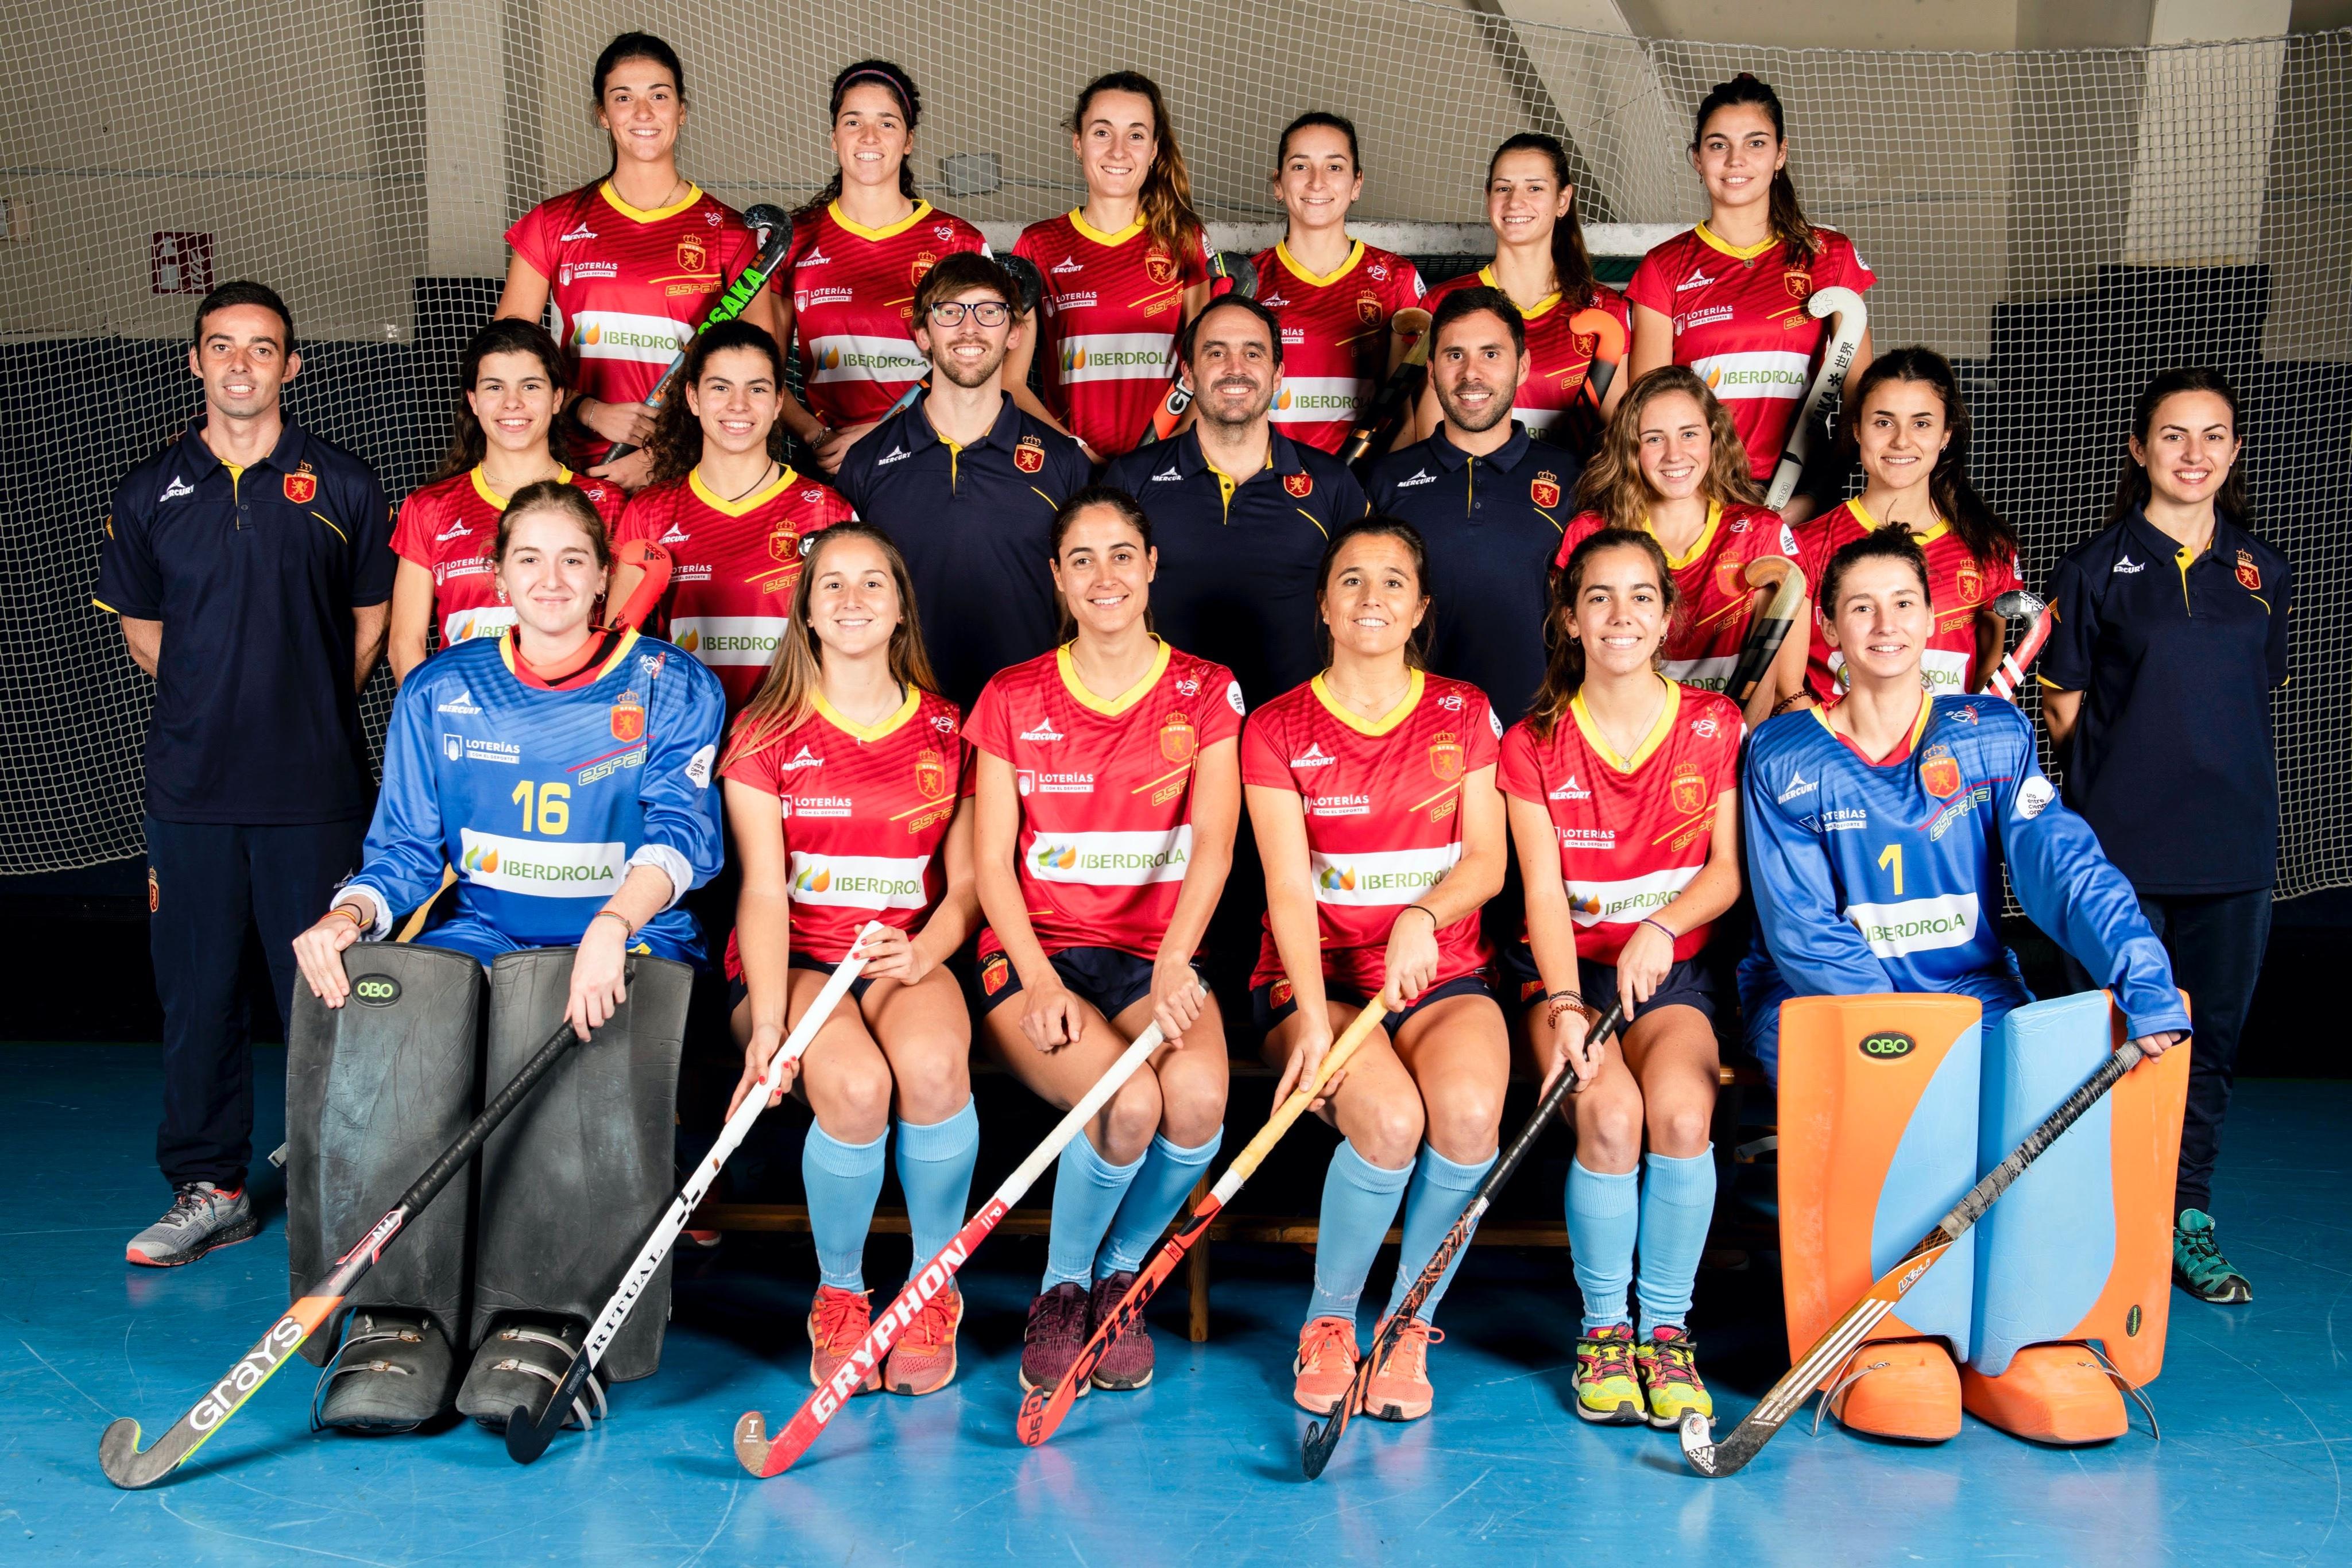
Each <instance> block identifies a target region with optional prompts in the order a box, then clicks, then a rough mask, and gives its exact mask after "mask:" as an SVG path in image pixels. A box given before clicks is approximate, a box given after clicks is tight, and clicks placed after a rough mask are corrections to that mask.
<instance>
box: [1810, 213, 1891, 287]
mask: <svg viewBox="0 0 2352 1568" xmlns="http://www.w3.org/2000/svg"><path fill="white" fill-rule="evenodd" d="M1821 235H1822V240H1823V241H1824V242H1825V244H1826V246H1827V248H1826V250H1825V251H1824V253H1823V255H1822V261H1824V262H1826V263H1827V264H1828V270H1829V273H1830V278H1829V281H1830V284H1831V286H1832V287H1838V288H1851V289H1853V291H1854V292H1855V293H1856V294H1863V293H1866V292H1868V291H1869V288H1870V286H1871V285H1872V284H1874V283H1875V282H1877V281H1878V274H1876V273H1874V272H1873V271H1871V270H1870V264H1869V263H1868V262H1866V261H1864V260H1863V259H1862V253H1861V252H1860V251H1858V250H1856V249H1854V248H1853V241H1852V240H1850V239H1848V238H1846V236H1845V235H1842V234H1840V233H1838V232H1837V231H1836V230H1835V229H1823V230H1822V231H1821Z"/></svg>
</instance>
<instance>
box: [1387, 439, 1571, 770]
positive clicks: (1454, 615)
mask: <svg viewBox="0 0 2352 1568" xmlns="http://www.w3.org/2000/svg"><path fill="white" fill-rule="evenodd" d="M1581 467H1582V465H1581V464H1580V462H1579V460H1578V458H1577V455H1576V454H1575V453H1573V452H1570V451H1569V450H1568V449H1567V448H1566V447H1561V446H1552V445H1549V444H1546V443H1544V442H1540V441H1537V440H1535V439H1534V438H1533V437H1531V436H1530V435H1529V434H1528V427H1527V426H1526V425H1524V424H1521V423H1519V422H1518V421H1517V420H1513V421H1512V422H1511V439H1510V440H1509V441H1507V442H1506V443H1505V444H1503V445H1501V446H1499V447H1497V448H1496V449H1495V450H1494V451H1493V452H1491V453H1489V454H1487V455H1486V456H1484V457H1473V456H1472V455H1470V454H1469V453H1467V452H1465V451H1463V450H1462V448H1460V447H1459V446H1456V445H1454V443H1453V442H1452V441H1450V440H1448V439H1447V438H1446V434H1445V426H1444V425H1443V424H1440V425H1439V426H1438V427H1437V434H1434V435H1433V436H1431V437H1430V438H1429V439H1428V440H1426V441H1423V442H1420V443H1418V444H1414V445H1412V446H1408V447H1405V448H1403V449H1402V451H1398V452H1394V453H1391V454H1390V455H1388V456H1386V457H1384V458H1382V459H1381V461H1380V462H1379V463H1378V464H1377V465H1374V467H1373V469H1372V473H1371V478H1370V481H1369V487H1370V490H1371V493H1372V510H1374V511H1375V512H1381V513H1385V514H1387V515H1389V516H1391V517H1402V518H1403V519H1405V521H1407V522H1409V523H1411V524H1412V526H1413V527H1414V528H1419V529H1420V530H1421V537H1422V538H1423V540H1424V541H1425V542H1426V543H1427V544H1428V546H1429V596H1430V605H1429V615H1430V620H1431V622H1432V629H1431V635H1430V645H1429V667H1430V668H1431V669H1433V670H1434V671H1436V672H1437V673H1438V674H1441V675H1451V676H1453V677H1454V679H1455V680H1457V681H1468V682H1469V683H1470V684H1471V685H1475V686H1476V687H1477V688H1478V689H1479V690H1480V691H1483V692H1485V693H1486V700H1487V701H1489V702H1491V703H1493V704H1494V705H1495V716H1496V717H1497V718H1499V719H1501V720H1502V721H1503V722H1504V723H1505V724H1515V723H1517V721H1518V720H1519V719H1520V718H1522V717H1523V716H1526V714H1527V711H1528V704H1529V703H1531V702H1533V701H1534V700H1535V695H1536V688H1537V687H1538V686H1540V685H1543V676H1544V641H1543V623H1544V615H1545V613H1546V612H1548V611H1549V608H1550V605H1551V594H1550V590H1549V586H1548V585H1549V581H1550V575H1551V562H1552V558H1553V557H1554V556H1556V555H1558V554H1559V541H1560V538H1561V535H1562V532H1563V526H1564V524H1565V522H1566V520H1567V519H1568V518H1569V517H1571V516H1573V515H1574V514H1575V511H1576V476H1577V475H1578V473H1579V472H1580V470H1581Z"/></svg>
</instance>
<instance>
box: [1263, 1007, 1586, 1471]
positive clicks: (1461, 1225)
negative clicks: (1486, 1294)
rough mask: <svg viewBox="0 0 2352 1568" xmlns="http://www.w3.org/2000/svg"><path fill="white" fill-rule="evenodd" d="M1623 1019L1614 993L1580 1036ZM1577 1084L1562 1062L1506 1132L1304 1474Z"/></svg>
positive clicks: (1326, 1452)
mask: <svg viewBox="0 0 2352 1568" xmlns="http://www.w3.org/2000/svg"><path fill="white" fill-rule="evenodd" d="M1624 1022H1625V1003H1624V1001H1623V1000H1622V998H1620V999H1619V1000H1618V1002H1617V1003H1616V1004H1615V1005H1614V1006H1612V1008H1611V1009H1609V1010H1608V1011H1607V1012H1605V1013H1603V1014H1601V1021H1600V1022H1599V1023H1597V1024H1594V1025H1593V1026H1592V1028H1591V1031H1590V1032H1589V1033H1587V1034H1586V1035H1585V1037H1584V1038H1585V1040H1586V1041H1587V1043H1588V1044H1590V1045H1591V1046H1593V1047H1594V1048H1598V1047H1599V1046H1601V1044H1602V1043H1604V1042H1605V1041H1606V1040H1608V1039H1609V1037H1610V1036H1611V1035H1612V1034H1614V1033H1616V1032H1617V1030H1619V1029H1620V1028H1622V1026H1623V1024H1624ZM1583 1090H1584V1080H1583V1079H1581V1078H1580V1077H1579V1076H1577V1073H1576V1070H1575V1069H1574V1068H1572V1067H1570V1066H1568V1065H1567V1064H1565V1063H1563V1064H1562V1065H1561V1067H1560V1072H1559V1081H1558V1082H1554V1083H1553V1084H1552V1086H1551V1088H1550V1089H1549V1091H1547V1092H1545V1094H1544V1097H1543V1098H1542V1099H1541V1100H1539V1101H1538V1102H1537V1103H1536V1109H1535V1114H1534V1115H1532V1116H1529V1117H1528V1120H1527V1124H1526V1125H1525V1126H1522V1127H1521V1128H1520V1129H1519V1131H1518V1134H1517V1136H1516V1137H1514V1138H1512V1140H1511V1146H1510V1147H1509V1148H1507V1149H1505V1150H1504V1151H1503V1155H1502V1157H1501V1158H1500V1159H1498V1160H1496V1162H1495V1165H1494V1168H1493V1169H1491V1170H1489V1171H1487V1173H1486V1179H1485V1180H1484V1181H1482V1182H1480V1183H1479V1184H1478V1190H1477V1191H1475V1192H1474V1193H1472V1194H1471V1195H1470V1202H1469V1205H1468V1206H1467V1207H1465V1208H1464V1209H1463V1210H1462V1218H1459V1219H1457V1220H1455V1221H1454V1228H1453V1229H1451V1230H1449V1231H1447V1232H1446V1233H1445V1239H1444V1240H1443V1241H1440V1242H1439V1243H1438V1244H1437V1250H1436V1251H1434V1252H1433V1253H1431V1254H1430V1256H1429V1261H1428V1262H1427V1263H1426V1264H1425V1265H1423V1268H1422V1270H1421V1277H1420V1278H1419V1279H1417V1280H1415V1281H1413V1282H1412V1290H1410V1291H1406V1292H1405V1293H1404V1300H1403V1301H1402V1303H1400V1304H1399V1305H1398V1307H1397V1310H1396V1311H1395V1312H1391V1313H1390V1314H1389V1320H1388V1322H1385V1323H1383V1324H1382V1325H1381V1332H1380V1333H1379V1334H1378V1335H1376V1336H1375V1337H1374V1338H1373V1340H1372V1343H1371V1346H1370V1349H1368V1350H1367V1351H1366V1352H1365V1353H1364V1358H1363V1359H1362V1360H1361V1361H1360V1362H1358V1363H1356V1380H1355V1382H1353V1383H1352V1384H1350V1385H1349V1387H1348V1392H1347V1393H1346V1394H1344V1395H1342V1396H1340V1398H1339V1404H1338V1406H1335V1407H1334V1408H1333V1409H1332V1411H1331V1414H1330V1415H1328V1416H1325V1417H1324V1418H1323V1419H1322V1420H1321V1421H1318V1422H1316V1423H1314V1424H1312V1425H1310V1426H1309V1427H1307V1440H1306V1442H1305V1443H1304V1444H1303V1445H1302V1446H1301V1448H1300V1449H1299V1454H1298V1459H1299V1464H1300V1467H1301V1468H1302V1469H1305V1470H1306V1472H1307V1479H1308V1480H1313V1479H1315V1478H1316V1477H1318V1476H1319V1475H1321V1474H1322V1473H1323V1467H1324V1466H1326V1465H1328V1464H1329V1463H1330V1462H1331V1450H1332V1449H1333V1448H1337V1447H1339V1434H1340V1433H1342V1432H1344V1431H1346V1430H1347V1429H1348V1418H1349V1416H1352V1415H1353V1414H1354V1413H1355V1412H1356V1409H1357V1407H1358V1406H1360V1405H1362V1404H1363V1402H1364V1389H1365V1388H1366V1386H1367V1385H1370V1382H1371V1381H1372V1373H1373V1370H1374V1369H1375V1368H1377V1367H1379V1366H1380V1365H1381V1363H1382V1362H1384V1361H1386V1360H1387V1359H1388V1354H1389V1352H1390V1351H1391V1350H1392V1349H1394V1348H1395V1345H1396V1342H1397V1341H1398V1340H1399V1339H1401V1338H1402V1337H1403V1335H1404V1326H1405V1324H1406V1323H1408V1322H1412V1319H1413V1318H1414V1317H1415V1316H1417V1315H1418V1314H1419V1313H1420V1312H1421V1307H1422V1303H1423V1302H1424V1301H1428V1300H1429V1293H1430V1292H1431V1291H1434V1290H1436V1289H1437V1282H1438V1281H1440V1280H1443V1279H1444V1278H1445V1270H1447V1269H1449V1268H1451V1267H1452V1266H1453V1263H1454V1256H1455V1255H1456V1254H1457V1253H1459V1252H1460V1251H1461V1250H1462V1249H1464V1248H1465V1247H1467V1246H1469V1245H1470V1235H1471V1232H1473V1231H1475V1230H1476V1229H1477V1228H1478V1221H1479V1220H1480V1219H1481V1218H1485V1216H1486V1209H1487V1207H1488V1206H1489V1205H1491V1204H1492V1203H1493V1202H1494V1201H1495V1195H1496V1193H1498V1192H1500V1191H1502V1190H1503V1184H1504V1183H1505V1182H1507V1181H1508V1180H1510V1179H1511V1173H1512V1172H1513V1171H1515V1170H1517V1169H1518V1168H1519V1162H1520V1161H1521V1160H1524V1159H1526V1158H1527V1157H1528V1150H1529V1149H1532V1148H1534V1147H1535V1146H1536V1140H1537V1139H1538V1138H1540V1137H1542V1136H1543V1132H1544V1128H1545V1127H1546V1126H1547V1125H1548V1124H1549V1123H1550V1121H1551V1119H1552V1118H1553V1117H1554V1116H1556V1115H1558V1114H1559V1108H1560V1105H1561V1103H1563V1102H1565V1101H1566V1100H1567V1099H1568V1097H1569V1095H1570V1093H1581V1092H1583Z"/></svg>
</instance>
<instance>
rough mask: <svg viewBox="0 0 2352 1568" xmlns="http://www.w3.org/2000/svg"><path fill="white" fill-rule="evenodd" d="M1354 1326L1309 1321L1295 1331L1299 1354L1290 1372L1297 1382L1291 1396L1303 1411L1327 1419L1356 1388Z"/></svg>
mask: <svg viewBox="0 0 2352 1568" xmlns="http://www.w3.org/2000/svg"><path fill="white" fill-rule="evenodd" d="M1361 1359H1362V1353H1361V1352H1360V1351H1359V1350H1357V1348H1356V1325H1355V1324H1354V1323H1351V1322H1349V1321H1348V1320H1347V1319H1345V1318H1309V1319H1307V1326H1306V1327H1305V1328H1303V1329H1300V1330H1299V1331H1298V1354H1297V1357H1296V1358H1295V1359H1293V1360H1292V1362H1291V1364H1290V1370H1291V1371H1292V1372H1294V1373H1296V1374H1297V1375H1298V1382H1297V1385H1294V1386H1293V1387H1292V1389H1291V1391H1290V1397H1291V1398H1292V1399H1293V1400H1295V1401H1296V1402H1297V1405H1298V1407H1299V1408H1300V1409H1302V1410H1307V1411H1312V1412H1313V1413H1314V1414H1316V1415H1318V1416H1328V1415H1330V1414H1331V1413H1332V1412H1333V1411H1335V1410H1337V1409H1339V1401H1340V1400H1342V1399H1345V1398H1346V1397H1347V1396H1348V1390H1349V1389H1350V1388H1353V1387H1354V1386H1355V1385H1356V1364H1357V1362H1359V1361H1360V1360H1361Z"/></svg>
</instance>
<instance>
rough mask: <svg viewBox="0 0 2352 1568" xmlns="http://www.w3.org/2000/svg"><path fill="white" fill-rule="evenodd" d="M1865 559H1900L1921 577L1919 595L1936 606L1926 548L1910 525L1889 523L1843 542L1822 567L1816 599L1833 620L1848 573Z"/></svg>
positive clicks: (1931, 605) (1822, 611)
mask: <svg viewBox="0 0 2352 1568" xmlns="http://www.w3.org/2000/svg"><path fill="white" fill-rule="evenodd" d="M1866 560H1899V561H1901V562H1902V563H1903V564H1904V565H1905V566H1907V567H1909V568H1910V569H1911V573H1912V575H1913V576H1915V577H1916V578H1917V579H1918V580H1919V596H1920V597H1921V598H1923V599H1925V600H1926V601H1927V604H1928V607H1929V608H1930V609H1933V608H1934V607H1935V602H1936V591H1935V590H1934V589H1932V588H1930V587H1929V586H1928V585H1927V551H1926V550H1924V549H1920V548H1919V540H1918V538H1916V536H1915V535H1914V534H1913V533H1912V532H1911V530H1910V528H1908V527H1907V526H1906V525H1905V524H1902V523H1887V524H1885V525H1884V526H1883V527H1880V528H1873V529H1872V530H1871V531H1870V532H1868V533H1866V534H1864V535H1863V536H1862V538H1858V539H1848V540H1847V541H1846V542H1845V543H1844V544H1843V545H1840V546H1839V547H1838V552H1837V553H1836V554H1835V555H1833V556H1832V557H1830V563H1829V565H1827V566H1825V567H1823V568H1822V591H1821V597H1820V598H1819V599H1817V600H1815V601H1813V602H1814V605H1815V607H1816V608H1817V609H1818V610H1819V611H1820V612H1821V613H1822V614H1823V615H1826V616H1828V617H1829V618H1830V620H1831V622H1835V621H1836V620H1837V602H1838V590H1839V589H1840V588H1842V587H1843V586H1844V585H1845V574H1846V573H1847V572H1849V571H1852V570H1853V569H1854V568H1855V567H1857V566H1860V565H1861V564H1862V563H1863V562H1864V561H1866Z"/></svg>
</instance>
